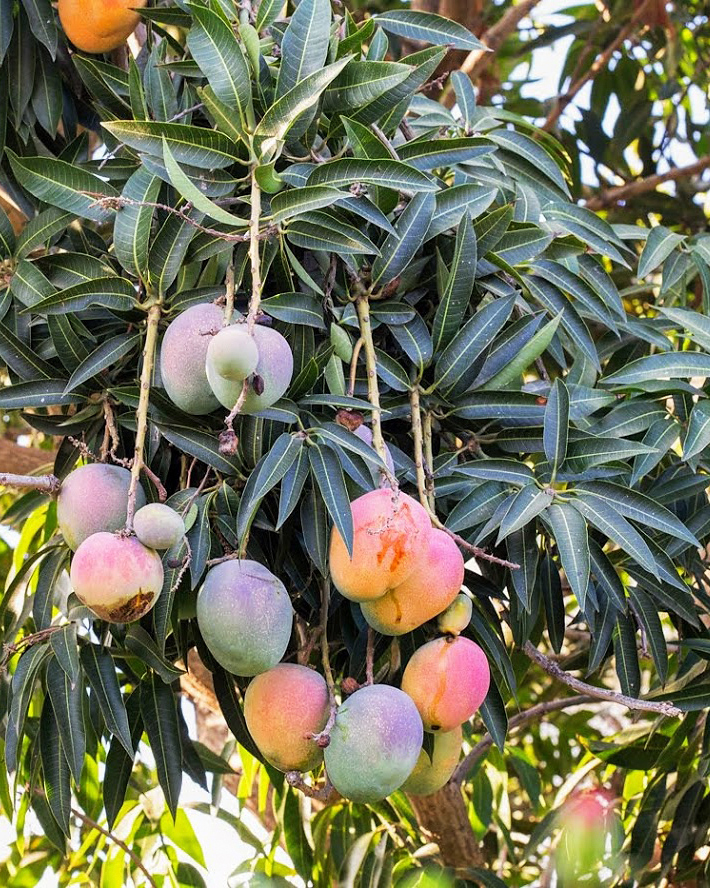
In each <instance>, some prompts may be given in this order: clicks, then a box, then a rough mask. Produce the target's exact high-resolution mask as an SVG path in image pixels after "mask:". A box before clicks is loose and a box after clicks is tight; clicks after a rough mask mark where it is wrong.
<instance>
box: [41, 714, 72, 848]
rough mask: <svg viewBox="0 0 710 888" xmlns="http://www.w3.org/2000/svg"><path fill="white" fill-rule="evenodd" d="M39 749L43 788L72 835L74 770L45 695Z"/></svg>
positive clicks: (63, 826)
mask: <svg viewBox="0 0 710 888" xmlns="http://www.w3.org/2000/svg"><path fill="white" fill-rule="evenodd" d="M39 751H40V757H41V759H42V772H43V776H44V791H45V793H46V796H47V803H48V804H49V808H50V810H51V812H52V816H53V817H54V819H55V821H56V823H57V825H58V826H59V828H60V829H61V831H62V832H63V833H64V835H65V836H67V838H69V835H70V829H69V817H70V814H71V772H70V770H69V765H68V763H67V760H66V757H65V756H64V750H63V749H62V742H61V737H60V734H59V727H58V724H57V720H56V718H55V716H54V710H53V708H52V703H51V701H50V699H49V698H48V697H47V698H45V701H44V705H43V706H42V715H41V716H40V726H39Z"/></svg>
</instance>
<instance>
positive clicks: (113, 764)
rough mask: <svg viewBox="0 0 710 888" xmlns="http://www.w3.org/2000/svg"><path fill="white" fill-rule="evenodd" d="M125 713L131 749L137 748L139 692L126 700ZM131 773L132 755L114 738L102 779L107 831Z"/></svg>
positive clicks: (139, 731)
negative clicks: (128, 725) (126, 714)
mask: <svg viewBox="0 0 710 888" xmlns="http://www.w3.org/2000/svg"><path fill="white" fill-rule="evenodd" d="M126 711H127V713H128V722H129V724H130V729H131V740H132V741H133V747H134V748H135V749H137V748H138V743H139V741H140V738H141V735H142V733H143V721H142V720H141V712H140V690H139V689H138V688H136V690H135V691H133V692H132V693H131V695H130V696H129V697H128V699H127V700H126ZM132 773H133V755H128V753H127V752H126V750H125V749H124V748H123V746H122V745H121V743H120V742H119V741H118V739H117V738H116V737H114V738H113V739H112V740H111V743H110V745H109V749H108V753H107V755H106V768H105V771H104V778H103V801H104V808H105V810H106V820H107V822H108V827H109V829H113V826H114V824H115V822H116V818H117V816H118V813H119V811H120V810H121V808H122V806H123V801H124V799H125V797H126V790H127V789H128V782H129V780H130V777H131V774H132Z"/></svg>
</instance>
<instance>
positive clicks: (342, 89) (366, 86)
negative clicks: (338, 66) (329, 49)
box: [299, 4, 414, 114]
mask: <svg viewBox="0 0 710 888" xmlns="http://www.w3.org/2000/svg"><path fill="white" fill-rule="evenodd" d="M299 8H300V4H299ZM413 70H414V69H413V68H412V67H410V66H409V65H402V64H400V63H399V62H368V61H364V62H358V61H353V62H351V63H350V64H349V65H348V66H347V68H346V69H345V70H344V71H343V72H342V73H341V74H339V75H338V76H337V77H336V79H335V80H334V81H333V82H332V83H331V85H330V86H329V87H328V90H327V91H326V93H325V96H324V97H323V107H324V109H325V110H326V111H332V112H337V113H339V114H342V113H343V112H351V111H352V110H353V109H356V108H360V107H362V106H363V105H367V104H369V103H370V102H372V101H374V100H375V99H376V98H378V97H379V96H382V95H386V94H387V93H389V91H390V90H392V89H394V88H395V87H396V86H398V84H400V83H402V81H404V80H406V79H407V77H408V76H409V75H410V74H411V73H412V71H413Z"/></svg>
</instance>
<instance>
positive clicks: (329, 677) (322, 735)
mask: <svg viewBox="0 0 710 888" xmlns="http://www.w3.org/2000/svg"><path fill="white" fill-rule="evenodd" d="M329 604H330V582H329V581H328V580H323V582H322V584H321V592H320V649H321V660H322V663H323V672H324V673H325V683H326V684H327V685H328V699H329V701H330V713H329V714H328V721H327V722H326V724H325V727H324V728H323V730H322V731H320V732H319V733H317V734H311V735H310V737H308V739H309V740H315V741H316V743H317V744H318V745H319V746H320V747H321V748H323V749H325V747H326V746H328V745H329V744H330V732H331V731H332V729H333V725H334V724H335V716H336V713H337V711H338V703H337V700H336V699H335V679H334V678H333V670H332V669H331V666H330V649H329V647H328V607H329ZM292 785H293V784H292Z"/></svg>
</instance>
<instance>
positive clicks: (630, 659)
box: [614, 614, 641, 697]
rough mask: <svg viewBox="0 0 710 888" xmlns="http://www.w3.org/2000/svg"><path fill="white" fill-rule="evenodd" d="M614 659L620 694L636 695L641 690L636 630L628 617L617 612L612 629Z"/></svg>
mask: <svg viewBox="0 0 710 888" xmlns="http://www.w3.org/2000/svg"><path fill="white" fill-rule="evenodd" d="M614 659H615V661H616V674H617V675H618V676H619V684H620V685H621V692H622V694H626V696H627V697H638V695H639V691H640V690H641V668H640V666H639V658H638V651H637V649H636V630H635V628H634V624H633V622H632V620H631V618H630V617H627V616H626V615H625V614H617V617H616V629H615V631H614Z"/></svg>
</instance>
